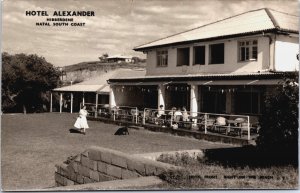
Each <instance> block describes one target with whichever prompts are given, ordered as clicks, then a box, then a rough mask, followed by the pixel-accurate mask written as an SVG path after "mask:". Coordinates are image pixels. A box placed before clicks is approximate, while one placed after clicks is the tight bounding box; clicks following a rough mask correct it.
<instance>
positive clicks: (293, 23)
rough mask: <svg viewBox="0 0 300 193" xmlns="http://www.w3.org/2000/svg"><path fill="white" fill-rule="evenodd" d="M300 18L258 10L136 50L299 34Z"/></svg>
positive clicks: (273, 11)
mask: <svg viewBox="0 0 300 193" xmlns="http://www.w3.org/2000/svg"><path fill="white" fill-rule="evenodd" d="M298 19H299V17H298V16H296V15H291V14H287V13H283V12H279V11H276V10H272V9H267V8H264V9H258V10H253V11H249V12H245V13H242V14H239V15H235V16H232V17H229V18H226V19H223V20H220V21H216V22H213V23H210V24H206V25H203V26H200V27H197V28H194V29H191V30H188V31H185V32H182V33H178V34H175V35H171V36H168V37H166V38H162V39H159V40H156V41H153V42H150V43H147V44H144V45H140V46H137V47H135V48H134V50H136V51H143V50H146V49H150V48H155V47H159V46H163V45H164V46H166V45H172V44H176V43H184V42H193V41H200V40H202V41H204V40H209V39H213V38H226V37H231V36H236V35H248V34H255V33H258V32H269V31H282V32H292V33H298V32H299V29H298V28H299V24H298V22H299V20H298Z"/></svg>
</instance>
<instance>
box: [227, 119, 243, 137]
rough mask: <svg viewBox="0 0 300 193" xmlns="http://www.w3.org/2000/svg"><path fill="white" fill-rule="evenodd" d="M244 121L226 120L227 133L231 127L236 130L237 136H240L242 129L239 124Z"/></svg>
mask: <svg viewBox="0 0 300 193" xmlns="http://www.w3.org/2000/svg"><path fill="white" fill-rule="evenodd" d="M243 122H245V121H244V120H227V123H228V131H227V134H228V133H229V132H230V131H231V129H234V130H235V131H237V133H238V134H239V136H240V137H241V136H242V129H241V128H240V124H241V123H243ZM232 126H233V127H232Z"/></svg>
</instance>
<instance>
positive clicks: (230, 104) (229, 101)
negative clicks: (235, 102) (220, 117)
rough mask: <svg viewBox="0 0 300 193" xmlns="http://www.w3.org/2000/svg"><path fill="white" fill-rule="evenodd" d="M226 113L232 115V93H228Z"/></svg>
mask: <svg viewBox="0 0 300 193" xmlns="http://www.w3.org/2000/svg"><path fill="white" fill-rule="evenodd" d="M225 108H226V113H227V114H231V113H232V93H231V92H227V93H226V107H225Z"/></svg>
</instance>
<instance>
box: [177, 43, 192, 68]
mask: <svg viewBox="0 0 300 193" xmlns="http://www.w3.org/2000/svg"><path fill="white" fill-rule="evenodd" d="M179 50H187V51H188V56H187V58H188V61H187V64H179V63H178V52H179ZM190 51H191V50H190V47H181V48H177V52H176V56H177V59H176V61H177V62H176V63H177V64H176V66H177V67H180V66H189V65H190V54H191V53H190Z"/></svg>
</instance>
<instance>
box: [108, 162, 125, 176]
mask: <svg viewBox="0 0 300 193" xmlns="http://www.w3.org/2000/svg"><path fill="white" fill-rule="evenodd" d="M107 175H109V176H113V177H115V178H118V179H121V178H122V169H121V168H120V167H117V166H113V165H107Z"/></svg>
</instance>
